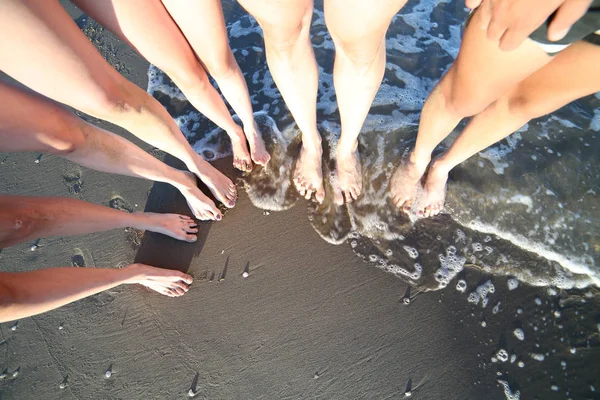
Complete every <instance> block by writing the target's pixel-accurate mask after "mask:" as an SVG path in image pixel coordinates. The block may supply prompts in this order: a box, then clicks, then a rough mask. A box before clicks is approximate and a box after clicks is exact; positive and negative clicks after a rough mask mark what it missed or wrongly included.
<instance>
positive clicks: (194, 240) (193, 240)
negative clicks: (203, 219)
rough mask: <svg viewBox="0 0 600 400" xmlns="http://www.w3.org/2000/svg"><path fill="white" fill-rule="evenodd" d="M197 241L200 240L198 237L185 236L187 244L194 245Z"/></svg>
mask: <svg viewBox="0 0 600 400" xmlns="http://www.w3.org/2000/svg"><path fill="white" fill-rule="evenodd" d="M197 240H198V237H197V236H196V235H185V241H186V242H190V243H194V242H196V241H197Z"/></svg>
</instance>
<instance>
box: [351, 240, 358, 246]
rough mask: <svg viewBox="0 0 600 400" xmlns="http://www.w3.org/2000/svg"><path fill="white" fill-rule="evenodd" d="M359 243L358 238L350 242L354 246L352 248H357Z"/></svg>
mask: <svg viewBox="0 0 600 400" xmlns="http://www.w3.org/2000/svg"><path fill="white" fill-rule="evenodd" d="M357 245H358V243H357V242H356V240H353V241H351V242H350V246H352V248H355V247H356V246H357Z"/></svg>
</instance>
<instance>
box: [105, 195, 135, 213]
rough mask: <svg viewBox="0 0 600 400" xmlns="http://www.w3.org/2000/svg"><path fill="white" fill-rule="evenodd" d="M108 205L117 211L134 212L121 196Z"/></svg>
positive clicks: (114, 197) (114, 198)
mask: <svg viewBox="0 0 600 400" xmlns="http://www.w3.org/2000/svg"><path fill="white" fill-rule="evenodd" d="M108 205H109V206H110V208H114V209H115V210H121V211H126V212H133V207H131V206H130V205H129V203H127V202H126V201H125V200H124V199H123V198H122V197H121V196H113V198H112V199H110V201H109V202H108Z"/></svg>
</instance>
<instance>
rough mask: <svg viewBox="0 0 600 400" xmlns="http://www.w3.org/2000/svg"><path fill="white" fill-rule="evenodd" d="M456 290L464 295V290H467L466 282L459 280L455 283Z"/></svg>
mask: <svg viewBox="0 0 600 400" xmlns="http://www.w3.org/2000/svg"><path fill="white" fill-rule="evenodd" d="M456 290H458V291H459V292H461V293H464V292H465V290H467V282H466V281H465V280H464V279H459V281H458V282H456Z"/></svg>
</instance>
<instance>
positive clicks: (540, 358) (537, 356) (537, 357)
mask: <svg viewBox="0 0 600 400" xmlns="http://www.w3.org/2000/svg"><path fill="white" fill-rule="evenodd" d="M529 356H530V357H531V358H533V359H534V360H536V361H540V362H541V361H544V360H545V359H546V357H545V356H544V355H543V354H540V353H530V354H529Z"/></svg>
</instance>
